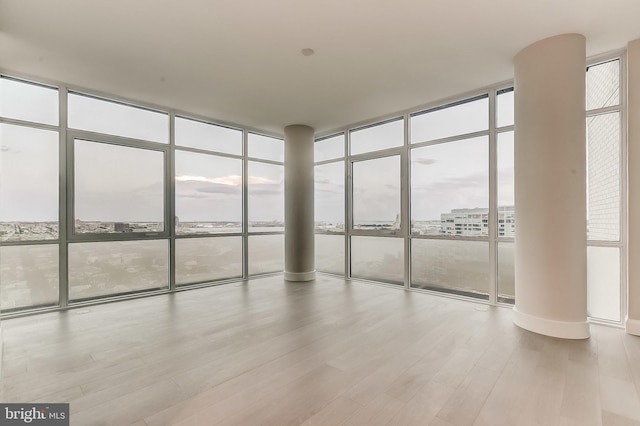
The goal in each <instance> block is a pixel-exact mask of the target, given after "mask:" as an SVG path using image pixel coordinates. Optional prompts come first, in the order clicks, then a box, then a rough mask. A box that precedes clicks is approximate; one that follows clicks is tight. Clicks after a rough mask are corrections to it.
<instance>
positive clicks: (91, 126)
mask: <svg viewBox="0 0 640 426" xmlns="http://www.w3.org/2000/svg"><path fill="white" fill-rule="evenodd" d="M69 127H71V128H73V129H80V130H88V131H91V132H98V133H105V134H109V135H115V136H123V137H126V138H135V139H143V140H147V141H154V142H162V143H169V115H168V114H166V113H162V112H157V111H151V110H149V109H144V108H139V107H135V106H131V105H125V104H122V103H119V102H114V101H108V100H106V99H98V98H94V97H92V96H85V95H81V94H78V93H69Z"/></svg>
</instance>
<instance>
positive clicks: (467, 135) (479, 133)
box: [411, 101, 495, 148]
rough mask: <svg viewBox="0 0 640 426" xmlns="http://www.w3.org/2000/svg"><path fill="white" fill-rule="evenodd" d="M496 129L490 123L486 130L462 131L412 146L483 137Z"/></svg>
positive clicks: (418, 146) (420, 146) (412, 145)
mask: <svg viewBox="0 0 640 426" xmlns="http://www.w3.org/2000/svg"><path fill="white" fill-rule="evenodd" d="M489 104H491V101H489ZM489 109H491V108H489ZM492 129H493V130H492ZM494 130H495V126H491V125H490V126H489V128H487V129H484V130H479V131H477V132H471V133H461V134H458V135H453V136H447V137H446V138H440V139H432V140H428V141H421V142H416V143H413V144H411V147H412V148H422V147H423V146H431V145H439V144H443V143H448V142H454V141H462V140H467V139H474V138H479V137H482V136H486V135H487V134H488V133H489V132H491V131H494Z"/></svg>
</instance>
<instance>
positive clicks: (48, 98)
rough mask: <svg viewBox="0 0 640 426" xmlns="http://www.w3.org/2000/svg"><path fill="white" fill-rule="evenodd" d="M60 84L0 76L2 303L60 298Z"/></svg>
mask: <svg viewBox="0 0 640 426" xmlns="http://www.w3.org/2000/svg"><path fill="white" fill-rule="evenodd" d="M59 116H60V114H59V102H58V89H57V88H55V87H49V86H45V85H40V84H35V83H28V82H24V81H19V80H14V79H10V78H5V77H2V78H0V117H2V121H1V122H0V244H1V245H0V283H1V285H0V304H1V305H0V306H1V307H2V309H7V310H17V309H24V308H28V307H43V306H54V305H57V304H58V299H59V282H60V277H59V275H60V274H59V269H60V257H59V256H60V255H59V250H58V247H59V245H58V243H59V241H60V219H61V218H60V214H59V211H58V206H59V198H60V194H59V182H58V176H59V172H60V171H59V156H60V153H61V146H60V134H59V127H58V123H59V120H60V118H59Z"/></svg>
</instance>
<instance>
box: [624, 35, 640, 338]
mask: <svg viewBox="0 0 640 426" xmlns="http://www.w3.org/2000/svg"><path fill="white" fill-rule="evenodd" d="M627 94H628V95H627V96H628V98H627V147H628V153H627V157H628V161H629V172H628V173H629V174H628V179H629V182H628V187H629V188H630V189H632V190H630V191H629V253H628V256H629V257H628V259H629V283H628V285H629V293H628V300H627V306H628V312H627V318H626V327H627V333H629V334H635V335H637V336H640V265H639V264H637V263H636V262H635V259H638V256H640V220H639V219H638V218H640V216H639V215H640V194H639V193H638V190H637V188H640V39H638V40H634V41H631V42H629V43H628V45H627Z"/></svg>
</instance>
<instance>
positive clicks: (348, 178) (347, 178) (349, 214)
mask: <svg viewBox="0 0 640 426" xmlns="http://www.w3.org/2000/svg"><path fill="white" fill-rule="evenodd" d="M350 146H351V132H345V144H344V150H345V157H344V162H345V164H344V166H345V167H344V197H345V203H344V206H345V209H344V210H345V211H344V214H345V220H344V226H345V229H344V235H345V241H344V244H345V250H344V277H345V278H349V279H350V278H351V235H352V231H353V179H352V175H353V162H352V161H351V156H350V155H349V153H350V151H351V149H350Z"/></svg>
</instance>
